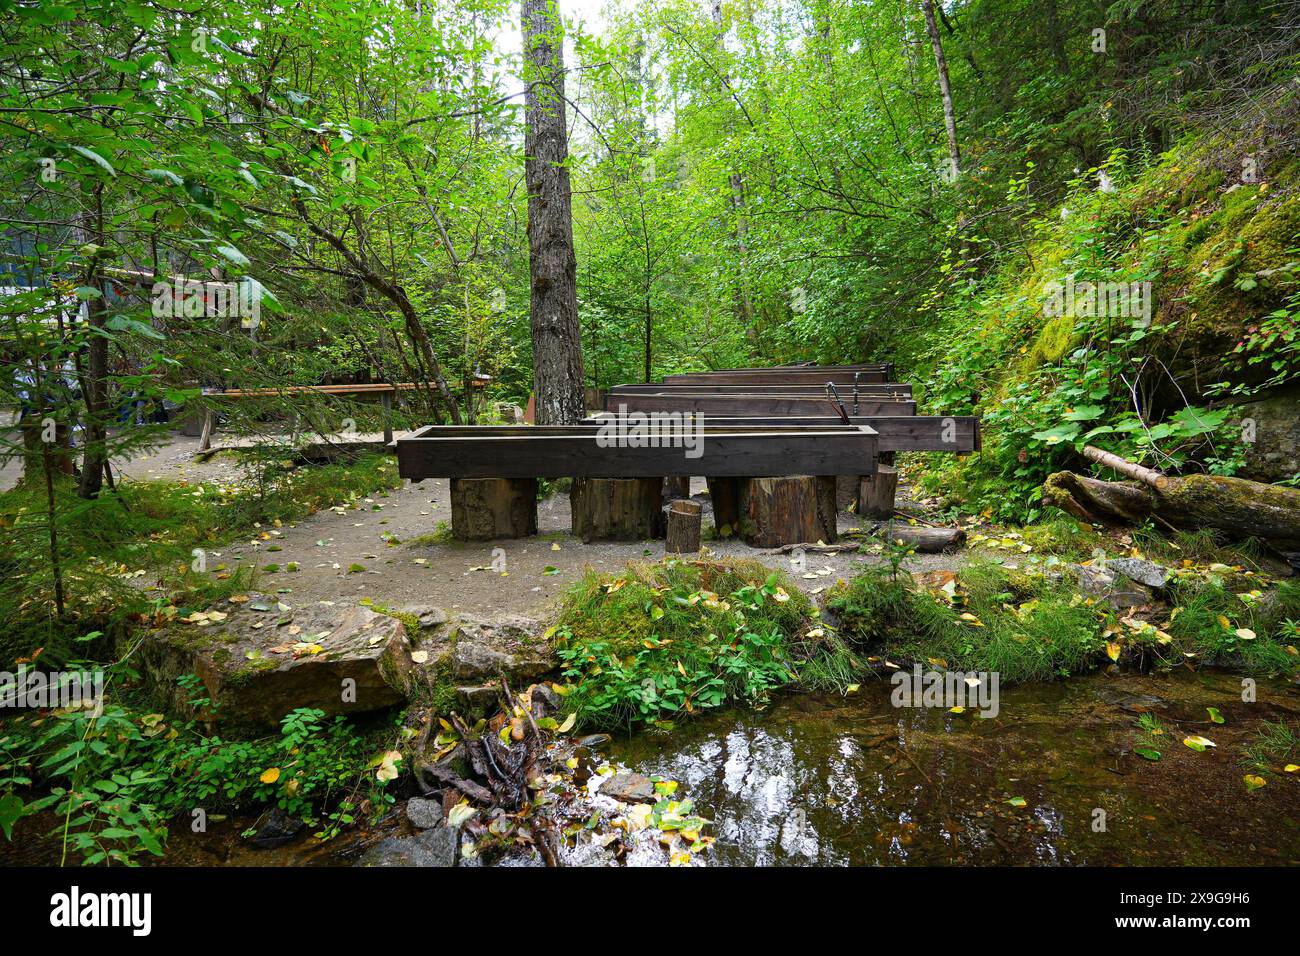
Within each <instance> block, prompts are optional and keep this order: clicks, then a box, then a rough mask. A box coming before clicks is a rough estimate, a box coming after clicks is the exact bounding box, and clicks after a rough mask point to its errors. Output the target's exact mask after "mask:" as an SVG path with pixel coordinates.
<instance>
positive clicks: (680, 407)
mask: <svg viewBox="0 0 1300 956" xmlns="http://www.w3.org/2000/svg"><path fill="white" fill-rule="evenodd" d="M841 397H843V396H841ZM620 405H624V406H626V407H627V410H628V411H629V412H702V413H704V414H706V415H737V416H741V415H826V414H834V412H835V406H834V405H833V404H832V403H831V401H830V400H829V399H826V398H820V399H817V398H811V397H810V398H782V397H768V396H761V395H759V396H755V395H698V396H697V395H683V396H673V395H621V396H615V395H610V396H607V397H606V399H605V408H606V410H607V411H617V410H618V408H619V406H620ZM851 406H852V402H851V401H850V402H848V403H846V407H851ZM858 414H859V415H915V414H916V402H914V401H912V400H910V399H906V400H905V399H898V400H886V399H877V398H875V397H870V398H868V399H864V400H861V401H859V402H858Z"/></svg>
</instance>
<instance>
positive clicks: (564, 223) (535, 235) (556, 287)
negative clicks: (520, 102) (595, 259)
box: [522, 0, 585, 425]
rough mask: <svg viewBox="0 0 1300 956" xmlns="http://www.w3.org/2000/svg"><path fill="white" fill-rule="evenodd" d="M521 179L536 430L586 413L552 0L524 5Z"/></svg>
mask: <svg viewBox="0 0 1300 956" xmlns="http://www.w3.org/2000/svg"><path fill="white" fill-rule="evenodd" d="M522 18H523V39H524V81H525V83H526V84H527V87H526V88H527V93H526V94H525V97H524V119H525V125H526V132H525V135H524V153H525V158H524V180H525V182H526V184H527V187H528V266H529V275H530V279H531V305H530V315H531V319H532V322H531V324H532V332H533V394H534V395H535V396H536V401H537V413H536V421H537V424H539V425H571V424H574V423H576V422H578V421H579V420H581V418H582V416H583V413H584V411H585V408H584V403H583V397H582V383H583V375H582V326H581V325H580V324H579V321H578V286H577V273H578V260H577V257H576V256H575V255H574V251H573V215H572V210H571V194H570V185H569V166H568V156H569V143H568V130H567V127H566V125H565V119H564V113H565V109H564V107H565V98H564V32H563V29H562V27H561V23H560V10H559V5H558V3H556V2H555V0H523V3H522Z"/></svg>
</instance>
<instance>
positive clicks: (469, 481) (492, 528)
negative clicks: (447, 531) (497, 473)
mask: <svg viewBox="0 0 1300 956" xmlns="http://www.w3.org/2000/svg"><path fill="white" fill-rule="evenodd" d="M451 534H452V537H454V538H455V539H456V540H457V541H491V540H492V539H494V538H522V537H525V536H526V535H530V534H537V479H536V478H453V479H451Z"/></svg>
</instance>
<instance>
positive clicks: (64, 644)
mask: <svg viewBox="0 0 1300 956" xmlns="http://www.w3.org/2000/svg"><path fill="white" fill-rule="evenodd" d="M259 477H260V480H256V479H255V480H252V481H244V482H232V483H230V484H217V483H215V482H203V483H200V484H198V485H197V486H196V485H188V484H179V483H170V482H163V481H151V482H123V483H121V484H120V485H119V486H118V489H117V491H115V492H108V491H106V492H104V493H102V494H101V495H100V496H99V497H98V498H96V499H92V500H89V501H87V500H83V499H80V498H77V497H76V496H75V495H73V494H71V489H70V488H69V489H62V491H66V492H67V493H60V494H59V496H58V498H57V501H58V507H57V510H56V513H55V520H56V521H57V523H58V526H59V528H60V529H61V530H62V534H63V537H62V541H63V545H62V547H63V549H64V551H63V554H64V557H63V560H64V564H65V572H66V574H65V577H66V580H65V587H66V592H67V603H68V608H67V615H66V617H65V618H63V619H59V617H58V615H57V614H56V612H55V608H54V606H53V589H52V580H51V572H50V567H49V562H48V554H47V553H46V550H45V549H46V548H47V547H48V545H47V541H46V530H47V522H48V516H47V514H45V513H44V509H43V504H42V502H43V500H44V499H43V491H42V490H41V489H39V488H36V487H33V486H32V485H31V484H28V483H24V484H20V485H19V486H18V487H17V488H14V489H13V490H11V491H7V492H3V493H0V529H3V532H4V533H5V534H6V536H7V538H8V545H9V546H8V550H7V553H6V555H5V557H4V558H3V559H0V564H2V565H3V567H4V570H5V573H4V574H3V575H2V576H0V630H2V631H3V635H4V636H3V637H2V638H0V657H3V659H4V660H5V661H12V660H13V659H14V658H16V657H19V656H23V655H26V654H30V653H31V652H32V651H33V650H34V649H35V648H37V647H43V648H45V651H44V652H43V653H44V660H43V661H42V662H43V663H51V662H53V663H55V664H57V663H60V662H61V661H62V660H63V659H65V656H66V655H67V654H68V653H70V652H71V651H72V650H73V643H72V642H73V639H74V638H75V637H76V636H77V635H78V634H80V633H84V631H86V630H88V629H90V628H92V627H93V628H97V629H99V630H103V631H105V632H110V631H114V630H116V629H119V628H120V627H121V626H122V625H123V623H124V622H125V619H126V618H127V617H128V616H130V615H134V614H140V613H145V612H147V611H149V610H150V609H152V608H154V607H156V606H158V604H159V603H160V602H161V603H166V602H167V601H168V600H170V601H173V602H179V603H181V604H185V605H188V606H195V607H198V606H206V605H207V604H210V603H212V602H213V601H215V600H217V599H219V598H221V597H224V596H226V595H229V594H231V593H235V592H238V591H241V590H247V589H248V588H250V587H252V586H254V585H255V583H256V575H257V570H256V568H255V567H254V566H248V567H240V566H239V565H238V564H234V566H232V567H226V566H224V565H222V566H217V565H215V564H214V565H211V566H208V567H207V569H206V570H205V571H202V572H200V571H196V570H194V568H193V563H194V560H195V559H194V555H193V551H194V550H195V549H196V548H198V549H205V550H219V549H221V548H223V547H224V546H225V545H226V544H227V543H228V542H230V541H232V540H237V539H239V538H242V537H246V536H250V535H254V534H256V533H257V532H258V531H259V525H266V526H269V525H270V524H271V522H272V521H275V520H281V521H294V520H296V519H298V518H301V517H303V516H305V515H308V514H311V513H312V512H314V511H317V510H319V509H320V508H323V507H327V506H330V505H335V504H339V503H342V504H344V505H346V504H353V503H355V502H357V501H358V500H359V499H360V498H362V497H364V496H367V495H371V494H375V493H376V492H383V491H386V490H388V489H390V488H393V487H396V486H397V485H398V484H399V481H400V479H398V478H397V469H396V467H395V466H394V464H393V462H392V460H391V459H389V458H387V457H385V456H382V455H371V456H366V457H364V458H362V459H360V460H358V461H357V462H355V463H352V464H348V465H324V466H310V467H302V468H286V467H283V466H280V465H273V466H272V467H271V468H270V469H268V470H265V471H262V472H260V473H259ZM221 575H227V576H225V577H221ZM141 578H144V579H145V580H146V581H148V582H149V583H151V584H154V585H155V586H156V588H157V590H154V591H144V590H142V589H141V588H139V587H138V586H137V585H138V583H139V582H140V579H141Z"/></svg>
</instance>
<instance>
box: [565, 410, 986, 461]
mask: <svg viewBox="0 0 1300 956" xmlns="http://www.w3.org/2000/svg"><path fill="white" fill-rule="evenodd" d="M610 414H612V413H609V412H607V413H606V415H610ZM702 417H703V420H704V424H705V427H706V428H742V429H753V428H778V427H779V428H826V427H828V426H833V425H842V424H843V423H842V421H841V420H840V418H839V416H837V415H708V414H706V415H703V416H702ZM601 420H602V416H598V415H597V416H592V417H591V418H587V419H584V424H593V425H599V424H600V422H601ZM849 422H850V423H851V424H854V425H866V426H867V427H869V428H872V429H874V430H875V431H876V432H877V433H879V435H880V451H881V453H884V452H893V451H943V452H951V453H953V454H957V455H967V454H970V453H971V452H977V451H979V450H980V447H981V437H980V420H979V418H977V417H975V416H974V415H852V414H850V415H849Z"/></svg>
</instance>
